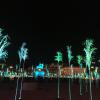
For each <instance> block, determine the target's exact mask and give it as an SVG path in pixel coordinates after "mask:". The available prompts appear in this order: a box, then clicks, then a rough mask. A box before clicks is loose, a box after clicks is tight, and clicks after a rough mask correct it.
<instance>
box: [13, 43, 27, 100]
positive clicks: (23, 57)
mask: <svg viewBox="0 0 100 100" xmlns="http://www.w3.org/2000/svg"><path fill="white" fill-rule="evenodd" d="M25 46H26V43H25V42H24V43H22V46H21V48H20V50H19V51H18V55H19V60H20V66H21V63H22V61H23V67H22V71H23V72H22V73H23V74H22V80H21V88H20V97H19V100H22V88H23V87H22V85H23V77H24V63H25V60H26V59H27V58H28V49H27V48H25ZM19 69H20V67H19ZM18 83H19V77H18V79H17V85H16V93H15V100H16V99H17V91H18V85H19V84H18Z"/></svg>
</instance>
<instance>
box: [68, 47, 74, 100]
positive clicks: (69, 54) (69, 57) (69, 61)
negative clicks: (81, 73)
mask: <svg viewBox="0 0 100 100" xmlns="http://www.w3.org/2000/svg"><path fill="white" fill-rule="evenodd" d="M67 53H68V63H69V67H71V65H70V64H71V61H72V58H73V56H72V51H71V46H67ZM71 70H72V69H71ZM69 100H71V86H70V77H69Z"/></svg>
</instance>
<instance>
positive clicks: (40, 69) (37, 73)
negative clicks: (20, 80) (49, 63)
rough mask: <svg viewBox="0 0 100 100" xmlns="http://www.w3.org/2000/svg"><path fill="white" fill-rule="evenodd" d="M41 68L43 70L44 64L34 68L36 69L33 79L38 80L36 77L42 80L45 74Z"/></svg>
mask: <svg viewBox="0 0 100 100" xmlns="http://www.w3.org/2000/svg"><path fill="white" fill-rule="evenodd" d="M43 68H44V64H39V65H38V66H36V69H35V77H36V78H38V77H43V78H44V75H45V72H44V70H43Z"/></svg>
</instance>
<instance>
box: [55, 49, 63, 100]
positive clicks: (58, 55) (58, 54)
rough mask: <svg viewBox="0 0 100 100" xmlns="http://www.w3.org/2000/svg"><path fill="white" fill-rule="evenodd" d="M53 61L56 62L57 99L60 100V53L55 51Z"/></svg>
mask: <svg viewBox="0 0 100 100" xmlns="http://www.w3.org/2000/svg"><path fill="white" fill-rule="evenodd" d="M55 61H57V62H58V88H57V89H58V92H57V94H58V96H57V99H60V65H59V62H62V53H61V52H59V51H57V56H55Z"/></svg>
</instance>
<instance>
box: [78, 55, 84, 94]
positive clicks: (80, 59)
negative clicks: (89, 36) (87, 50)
mask: <svg viewBox="0 0 100 100" xmlns="http://www.w3.org/2000/svg"><path fill="white" fill-rule="evenodd" d="M82 60H83V58H82V56H81V55H78V56H77V62H78V64H79V66H80V68H82ZM79 81H80V95H82V79H81V77H80V79H79Z"/></svg>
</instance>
